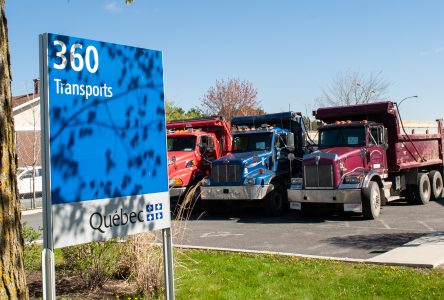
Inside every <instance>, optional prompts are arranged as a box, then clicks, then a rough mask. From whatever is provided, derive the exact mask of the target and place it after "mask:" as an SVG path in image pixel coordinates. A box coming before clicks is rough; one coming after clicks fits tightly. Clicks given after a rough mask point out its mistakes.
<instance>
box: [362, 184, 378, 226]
mask: <svg viewBox="0 0 444 300" xmlns="http://www.w3.org/2000/svg"><path fill="white" fill-rule="evenodd" d="M362 196H363V197H362V214H363V215H364V218H365V219H367V220H374V219H376V218H378V217H379V214H380V213H381V193H380V189H379V186H378V184H377V183H376V182H374V181H370V182H369V184H368V187H367V188H365V189H364V190H363V191H362Z"/></svg>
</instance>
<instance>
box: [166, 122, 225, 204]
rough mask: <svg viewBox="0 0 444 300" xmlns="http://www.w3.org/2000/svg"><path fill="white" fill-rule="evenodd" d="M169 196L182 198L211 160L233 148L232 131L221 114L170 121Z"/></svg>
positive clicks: (205, 173) (208, 170) (208, 172)
mask: <svg viewBox="0 0 444 300" xmlns="http://www.w3.org/2000/svg"><path fill="white" fill-rule="evenodd" d="M167 129H168V134H167V150H168V178H169V187H170V198H173V199H174V200H177V199H181V198H183V196H184V195H185V193H186V192H187V191H188V190H189V189H190V188H191V187H192V186H194V185H195V184H197V183H198V182H199V181H200V180H201V179H202V178H203V177H205V176H206V175H208V174H210V171H211V162H212V161H214V160H216V159H218V158H220V157H221V156H223V155H225V154H226V153H228V150H230V149H231V131H230V126H229V123H228V122H227V121H225V120H224V119H223V117H221V116H216V117H209V118H199V119H189V120H181V121H173V122H169V123H168V124H167Z"/></svg>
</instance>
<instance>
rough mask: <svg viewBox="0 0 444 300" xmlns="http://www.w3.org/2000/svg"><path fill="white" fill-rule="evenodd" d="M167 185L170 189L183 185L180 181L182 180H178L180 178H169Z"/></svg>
mask: <svg viewBox="0 0 444 300" xmlns="http://www.w3.org/2000/svg"><path fill="white" fill-rule="evenodd" d="M168 184H169V186H170V187H173V186H182V185H183V181H182V179H180V178H171V179H170V180H169V181H168Z"/></svg>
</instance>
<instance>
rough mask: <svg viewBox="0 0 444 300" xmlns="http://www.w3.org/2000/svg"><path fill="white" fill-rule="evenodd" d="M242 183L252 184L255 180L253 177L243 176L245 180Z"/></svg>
mask: <svg viewBox="0 0 444 300" xmlns="http://www.w3.org/2000/svg"><path fill="white" fill-rule="evenodd" d="M244 183H245V184H248V185H253V184H255V183H256V180H255V179H254V178H253V177H247V178H245V182H244Z"/></svg>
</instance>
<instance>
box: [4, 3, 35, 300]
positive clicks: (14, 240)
mask: <svg viewBox="0 0 444 300" xmlns="http://www.w3.org/2000/svg"><path fill="white" fill-rule="evenodd" d="M11 99H12V96H11V67H10V60H9V44H8V25H7V22H6V16H5V0H0V159H1V160H0V277H1V278H0V299H28V298H29V295H28V289H27V287H26V278H25V268H24V264H23V236H22V231H21V222H20V217H21V212H20V202H19V198H18V193H17V181H16V177H15V176H16V174H15V173H16V169H17V165H16V157H15V148H14V121H13V118H12V108H11Z"/></svg>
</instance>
